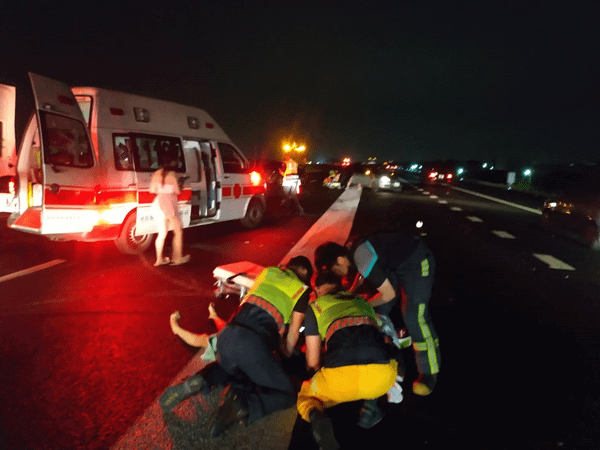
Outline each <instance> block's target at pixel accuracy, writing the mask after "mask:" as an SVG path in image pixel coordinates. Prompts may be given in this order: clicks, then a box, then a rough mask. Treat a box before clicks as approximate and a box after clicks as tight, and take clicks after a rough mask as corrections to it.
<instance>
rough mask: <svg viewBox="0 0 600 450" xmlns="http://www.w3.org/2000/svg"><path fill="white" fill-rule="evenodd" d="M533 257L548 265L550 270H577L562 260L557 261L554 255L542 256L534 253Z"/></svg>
mask: <svg viewBox="0 0 600 450" xmlns="http://www.w3.org/2000/svg"><path fill="white" fill-rule="evenodd" d="M533 256H535V257H536V258H537V259H539V260H540V261H542V262H544V263H546V264H548V265H549V266H550V269H559V270H575V267H573V266H570V265H568V264H567V263H565V262H562V261H561V260H560V259H557V258H555V257H554V256H552V255H541V254H539V253H534V254H533Z"/></svg>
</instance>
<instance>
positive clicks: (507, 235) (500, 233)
mask: <svg viewBox="0 0 600 450" xmlns="http://www.w3.org/2000/svg"><path fill="white" fill-rule="evenodd" d="M492 233H494V234H495V235H496V236H498V237H501V238H503V239H516V237H514V236H513V235H512V234H510V233H507V232H506V231H500V230H494V231H492Z"/></svg>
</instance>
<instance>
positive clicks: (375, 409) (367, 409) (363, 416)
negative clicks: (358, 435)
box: [358, 398, 383, 429]
mask: <svg viewBox="0 0 600 450" xmlns="http://www.w3.org/2000/svg"><path fill="white" fill-rule="evenodd" d="M378 400H379V399H377V398H374V399H373V400H365V403H364V405H363V407H362V408H361V410H360V417H359V418H358V426H359V427H361V428H366V429H369V428H373V427H374V426H375V425H377V424H378V423H379V422H381V419H383V411H382V410H381V408H380V407H379V405H378V404H377V402H378Z"/></svg>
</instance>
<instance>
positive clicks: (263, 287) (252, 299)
mask: <svg viewBox="0 0 600 450" xmlns="http://www.w3.org/2000/svg"><path fill="white" fill-rule="evenodd" d="M307 289H308V286H307V285H305V284H304V283H303V282H302V281H300V280H299V279H298V277H297V276H296V274H295V273H294V272H292V271H291V270H289V269H286V270H283V269H280V268H278V267H267V268H266V269H264V270H263V271H262V272H261V273H260V275H259V276H258V277H257V278H256V280H255V281H254V285H253V286H252V288H251V289H250V290H249V291H248V294H247V295H246V296H245V297H244V300H243V302H246V303H252V304H255V305H258V306H260V307H261V308H263V309H265V310H266V311H267V312H268V313H269V314H271V316H273V318H274V319H275V321H276V322H277V326H278V327H279V331H280V333H281V332H282V330H284V329H285V325H287V324H289V323H290V319H291V317H292V312H293V311H294V306H296V303H298V300H299V299H300V297H301V296H302V294H304V292H306V290H307Z"/></svg>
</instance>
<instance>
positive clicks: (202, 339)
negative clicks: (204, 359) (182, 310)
mask: <svg viewBox="0 0 600 450" xmlns="http://www.w3.org/2000/svg"><path fill="white" fill-rule="evenodd" d="M179 318H180V315H179V311H175V312H174V313H173V314H171V318H170V324H171V330H172V331H173V334H174V335H176V336H179V337H180V338H181V339H182V340H183V341H184V342H185V343H186V344H188V345H191V346H192V347H208V335H207V334H195V333H192V332H190V331H187V330H184V329H183V328H181V327H180V326H179V323H177V321H178V320H179Z"/></svg>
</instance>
